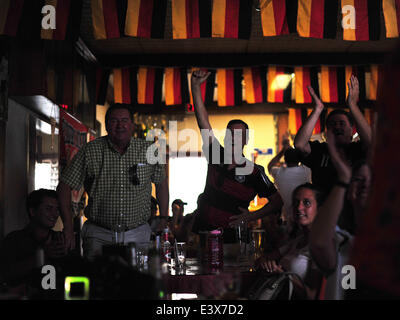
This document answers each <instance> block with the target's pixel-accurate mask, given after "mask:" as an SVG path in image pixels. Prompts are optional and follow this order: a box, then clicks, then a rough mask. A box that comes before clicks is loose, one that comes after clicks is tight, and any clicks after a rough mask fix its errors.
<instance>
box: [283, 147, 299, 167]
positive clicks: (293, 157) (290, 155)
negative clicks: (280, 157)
mask: <svg viewBox="0 0 400 320" xmlns="http://www.w3.org/2000/svg"><path fill="white" fill-rule="evenodd" d="M284 158H285V162H286V163H299V162H300V159H301V154H300V152H299V150H297V149H294V148H292V147H290V148H288V149H287V150H286V151H285V154H284Z"/></svg>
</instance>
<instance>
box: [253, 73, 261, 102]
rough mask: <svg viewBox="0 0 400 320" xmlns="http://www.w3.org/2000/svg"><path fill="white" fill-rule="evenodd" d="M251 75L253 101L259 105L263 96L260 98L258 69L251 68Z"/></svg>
mask: <svg viewBox="0 0 400 320" xmlns="http://www.w3.org/2000/svg"><path fill="white" fill-rule="evenodd" d="M251 75H252V79H253V90H254V100H255V102H256V103H261V102H263V96H262V84H261V78H260V69H258V68H251Z"/></svg>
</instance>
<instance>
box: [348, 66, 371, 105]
mask: <svg viewBox="0 0 400 320" xmlns="http://www.w3.org/2000/svg"><path fill="white" fill-rule="evenodd" d="M352 75H354V76H356V77H357V79H358V83H359V90H360V93H359V101H364V100H365V99H366V90H365V70H364V67H362V66H359V67H354V66H346V67H345V83H346V99H347V97H348V95H349V86H348V83H349V82H350V78H351V76H352Z"/></svg>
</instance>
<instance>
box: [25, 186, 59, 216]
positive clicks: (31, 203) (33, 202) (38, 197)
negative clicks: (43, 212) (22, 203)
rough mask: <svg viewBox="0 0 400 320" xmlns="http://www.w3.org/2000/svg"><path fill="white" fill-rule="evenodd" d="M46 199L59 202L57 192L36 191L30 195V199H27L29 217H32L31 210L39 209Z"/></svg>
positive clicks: (47, 190)
mask: <svg viewBox="0 0 400 320" xmlns="http://www.w3.org/2000/svg"><path fill="white" fill-rule="evenodd" d="M46 197H48V198H54V199H56V200H58V194H57V192H56V191H54V190H49V189H39V190H35V191H32V192H31V193H30V194H29V195H28V198H27V199H26V210H27V211H28V215H29V217H30V213H29V209H37V208H39V206H40V204H41V203H42V201H43V199H44V198H46Z"/></svg>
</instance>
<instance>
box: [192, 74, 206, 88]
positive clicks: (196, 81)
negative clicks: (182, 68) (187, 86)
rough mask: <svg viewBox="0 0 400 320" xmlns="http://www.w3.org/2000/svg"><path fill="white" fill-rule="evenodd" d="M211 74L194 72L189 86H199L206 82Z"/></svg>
mask: <svg viewBox="0 0 400 320" xmlns="http://www.w3.org/2000/svg"><path fill="white" fill-rule="evenodd" d="M210 74H211V72H206V71H203V70H196V71H194V72H193V73H192V77H191V86H192V87H193V86H200V85H201V84H202V83H203V82H204V81H206V80H207V78H208V76H209V75H210Z"/></svg>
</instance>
